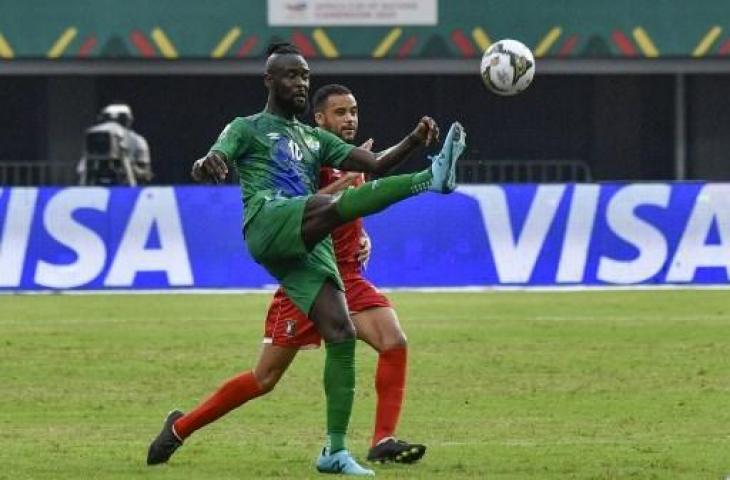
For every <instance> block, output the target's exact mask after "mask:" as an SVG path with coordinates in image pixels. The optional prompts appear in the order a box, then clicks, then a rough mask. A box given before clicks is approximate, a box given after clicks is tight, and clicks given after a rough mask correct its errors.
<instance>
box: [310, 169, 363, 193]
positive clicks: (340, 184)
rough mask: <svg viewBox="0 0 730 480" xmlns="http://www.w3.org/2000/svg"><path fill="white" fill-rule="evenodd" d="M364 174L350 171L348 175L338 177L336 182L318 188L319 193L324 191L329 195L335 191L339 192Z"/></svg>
mask: <svg viewBox="0 0 730 480" xmlns="http://www.w3.org/2000/svg"><path fill="white" fill-rule="evenodd" d="M360 175H362V173H360V172H348V173H347V174H346V175H344V176H342V177H341V178H338V179H337V180H335V181H334V182H332V183H330V184H329V185H327V186H326V187H323V188H320V189H319V190H317V193H324V194H327V195H332V194H334V193H337V192H339V191H340V190H344V189H346V188H347V187H349V186H350V185H352V184H353V183H355V180H357V178H358V177H359V176H360Z"/></svg>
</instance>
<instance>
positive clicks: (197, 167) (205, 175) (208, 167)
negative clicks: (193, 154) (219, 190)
mask: <svg viewBox="0 0 730 480" xmlns="http://www.w3.org/2000/svg"><path fill="white" fill-rule="evenodd" d="M190 175H191V176H192V177H193V180H195V181H196V182H212V183H221V182H223V181H225V179H226V175H228V166H227V165H226V162H225V160H223V158H221V156H220V155H218V154H217V153H215V152H211V153H209V154H208V155H206V156H205V157H204V158H200V159H198V160H196V161H195V163H193V170H192V171H191V172H190Z"/></svg>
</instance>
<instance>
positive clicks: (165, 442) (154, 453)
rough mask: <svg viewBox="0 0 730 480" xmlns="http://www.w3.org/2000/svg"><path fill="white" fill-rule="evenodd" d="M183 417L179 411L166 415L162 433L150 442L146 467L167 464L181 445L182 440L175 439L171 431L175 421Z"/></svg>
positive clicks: (175, 436)
mask: <svg viewBox="0 0 730 480" xmlns="http://www.w3.org/2000/svg"><path fill="white" fill-rule="evenodd" d="M183 415H184V414H183V412H181V411H180V410H173V411H172V412H170V413H168V414H167V418H166V419H165V424H164V425H163V426H162V431H161V432H160V434H159V435H157V438H155V439H154V440H153V441H152V443H151V444H150V449H149V450H148V451H147V465H159V464H160V463H165V462H167V461H168V460H169V459H170V457H171V456H172V454H173V453H175V450H177V449H178V448H179V447H180V445H182V444H183V442H182V440H180V439H179V438H177V435H175V432H173V430H172V426H173V425H174V424H175V420H177V419H178V418H180V417H182V416H183Z"/></svg>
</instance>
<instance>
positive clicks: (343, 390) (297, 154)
mask: <svg viewBox="0 0 730 480" xmlns="http://www.w3.org/2000/svg"><path fill="white" fill-rule="evenodd" d="M264 83H265V85H266V88H267V89H268V91H269V96H268V100H267V103H266V107H265V109H264V111H263V112H260V113H258V114H255V115H252V116H249V117H239V118H236V119H235V120H233V121H232V122H231V123H230V124H229V125H228V126H226V128H225V129H224V130H223V132H222V133H221V134H220V136H219V138H218V140H217V141H216V142H215V144H214V145H213V146H212V147H211V149H210V152H209V153H208V155H206V156H205V157H204V158H201V159H200V160H198V161H196V162H195V163H194V165H193V171H192V175H193V178H194V179H195V180H197V181H210V182H216V183H217V182H221V181H223V180H224V179H225V177H226V175H227V173H228V167H227V164H228V163H230V164H232V165H234V166H235V168H236V170H237V172H238V176H239V178H240V181H241V190H242V194H243V202H244V221H243V225H244V227H243V230H244V237H245V239H246V244H247V246H248V249H249V252H250V253H251V256H252V257H253V258H254V259H255V260H256V261H257V262H258V263H260V264H261V265H263V266H264V267H265V268H266V269H267V271H268V272H269V273H271V274H272V275H273V276H274V277H275V278H276V279H277V280H278V281H279V282H280V283H281V285H282V287H283V289H284V291H285V292H286V294H287V296H288V297H289V298H290V299H291V300H292V301H293V302H294V304H295V305H296V306H297V307H298V308H299V309H300V310H301V311H302V312H306V313H307V314H308V316H309V318H310V319H311V320H312V322H314V324H315V325H316V326H317V329H318V331H319V333H320V335H321V336H322V338H323V339H324V341H325V350H326V357H325V368H324V388H325V395H326V404H327V437H328V442H327V446H326V447H325V448H324V449H323V450H322V453H321V454H320V456H319V458H318V459H317V462H316V467H317V469H318V470H319V471H320V472H325V473H342V474H345V475H373V474H374V473H373V471H372V470H369V469H366V468H363V467H361V466H360V465H359V464H358V463H357V462H356V461H355V459H354V458H353V457H352V456H351V455H350V454H349V452H348V451H347V449H346V445H345V435H346V432H347V427H348V424H349V419H350V414H351V411H352V403H353V397H354V385H355V361H354V353H355V337H356V335H355V328H354V326H353V323H352V320H351V318H350V316H349V314H348V309H347V304H346V301H345V296H344V293H343V290H344V288H343V284H342V280H341V278H340V275H339V273H338V270H337V265H336V262H335V258H334V252H333V249H332V242H331V239H330V237H329V234H330V232H332V231H333V230H334V229H335V228H337V227H338V226H340V225H343V224H345V223H348V222H350V221H352V220H354V219H356V218H359V217H362V216H367V215H371V214H373V213H377V212H379V211H381V210H383V209H384V208H386V207H388V206H389V205H392V204H394V203H396V202H399V201H401V200H403V199H405V198H408V197H411V196H414V195H417V194H419V193H422V192H425V191H429V190H430V191H435V192H439V193H449V192H452V191H453V190H454V189H455V188H456V180H455V166H456V161H457V159H458V157H459V156H460V155H461V153H462V152H463V150H464V148H465V142H464V140H465V136H466V134H465V132H464V130H463V128H462V127H461V125H460V124H459V123H454V124H453V125H452V126H451V128H450V129H449V133H448V135H447V136H446V139H445V140H444V144H443V147H442V149H441V152H440V153H439V154H437V155H436V156H434V157H433V159H432V164H431V167H430V168H428V169H426V170H424V171H420V172H416V173H413V174H406V175H397V176H390V177H385V178H381V179H378V180H375V181H372V182H368V183H365V184H363V185H362V186H360V187H357V188H352V189H348V190H345V191H342V192H340V193H338V194H336V195H326V194H316V193H315V192H316V191H317V187H318V178H319V171H320V167H321V166H324V165H326V166H332V167H335V168H338V169H341V170H352V171H359V172H368V173H374V174H377V175H385V174H387V172H388V171H389V170H390V169H391V168H392V167H394V166H395V165H397V164H398V163H400V162H401V161H402V160H403V159H405V158H406V157H407V156H408V155H409V154H410V153H412V152H413V151H414V150H415V149H417V148H419V147H422V146H430V145H432V144H434V143H435V142H436V141H437V140H438V136H439V131H438V127H437V125H436V123H435V122H434V121H433V119H431V118H430V117H423V118H422V119H421V120H420V121H419V123H418V125H417V126H416V128H415V129H414V130H413V131H412V132H411V133H410V134H408V135H407V136H406V137H405V138H404V139H403V140H402V141H401V142H400V143H398V144H397V145H395V146H393V147H391V148H389V149H388V150H386V151H385V152H383V153H382V154H381V155H377V156H376V155H375V154H373V153H372V152H370V151H368V150H366V149H361V148H355V147H354V146H352V145H350V144H348V143H346V142H344V141H342V140H341V139H340V138H338V137H337V136H335V135H334V134H332V133H329V132H327V131H325V130H322V129H319V128H312V127H309V126H306V125H304V124H302V123H300V122H299V121H298V120H297V118H296V115H299V114H302V113H304V112H305V111H306V107H307V98H308V92H309V66H308V65H307V62H306V60H305V59H304V58H303V57H302V55H301V54H300V53H299V51H298V50H296V48H295V47H293V46H291V45H289V44H278V45H274V46H273V47H272V48H270V50H269V57H268V59H267V62H266V72H265V75H264ZM264 355H266V351H264V352H263V353H262V358H260V359H259V363H258V365H257V368H256V369H254V370H253V371H249V372H246V373H244V374H241V375H239V376H237V377H235V378H233V379H231V380H229V381H228V382H226V383H225V384H224V385H223V386H221V388H220V389H219V390H218V391H217V392H216V393H214V394H213V396H212V397H211V398H210V399H209V400H208V401H205V402H203V403H201V404H200V405H199V406H198V407H196V409H194V410H192V411H191V412H188V414H183V413H182V412H180V411H173V412H171V413H170V414H169V415H168V417H167V419H166V421H165V423H164V425H163V429H162V431H161V432H160V434H159V435H158V436H157V438H155V440H154V441H153V442H152V444H151V445H150V448H149V452H148V456H147V463H148V464H151V465H152V464H158V463H164V462H166V461H167V460H168V459H169V458H170V456H171V455H172V454H173V453H174V451H175V450H176V449H177V448H178V447H179V446H180V445H182V442H183V440H184V439H185V438H186V437H187V436H189V435H190V434H191V433H192V432H193V431H195V430H197V429H198V428H201V427H202V426H204V425H206V424H208V423H210V422H212V421H214V420H216V419H217V418H219V417H220V416H222V415H224V414H226V413H227V412H229V411H230V410H233V409H234V408H237V407H238V406H240V405H242V404H243V403H245V402H246V401H248V400H250V399H252V398H255V397H257V396H260V395H262V394H264V393H266V392H267V391H270V389H271V388H272V387H273V385H274V384H275V383H276V381H277V380H278V376H280V374H281V373H283V371H279V370H277V369H276V368H273V366H269V368H266V367H267V359H266V358H264V357H263V356H264ZM292 358H293V356H292ZM212 399H218V400H221V401H219V402H218V401H213V402H210V400H212Z"/></svg>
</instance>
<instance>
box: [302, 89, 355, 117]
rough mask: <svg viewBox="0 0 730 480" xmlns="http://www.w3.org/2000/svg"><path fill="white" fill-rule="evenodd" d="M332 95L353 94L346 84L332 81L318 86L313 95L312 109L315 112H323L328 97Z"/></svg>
mask: <svg viewBox="0 0 730 480" xmlns="http://www.w3.org/2000/svg"><path fill="white" fill-rule="evenodd" d="M332 95H352V91H351V90H350V89H349V88H347V87H346V86H344V85H340V84H338V83H331V84H329V85H325V86H324V87H320V88H318V89H317V91H316V92H314V95H313V96H312V109H313V110H314V112H315V113H316V112H321V111H322V109H324V105H325V104H326V103H327V99H328V98H330V97H331V96H332Z"/></svg>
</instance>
